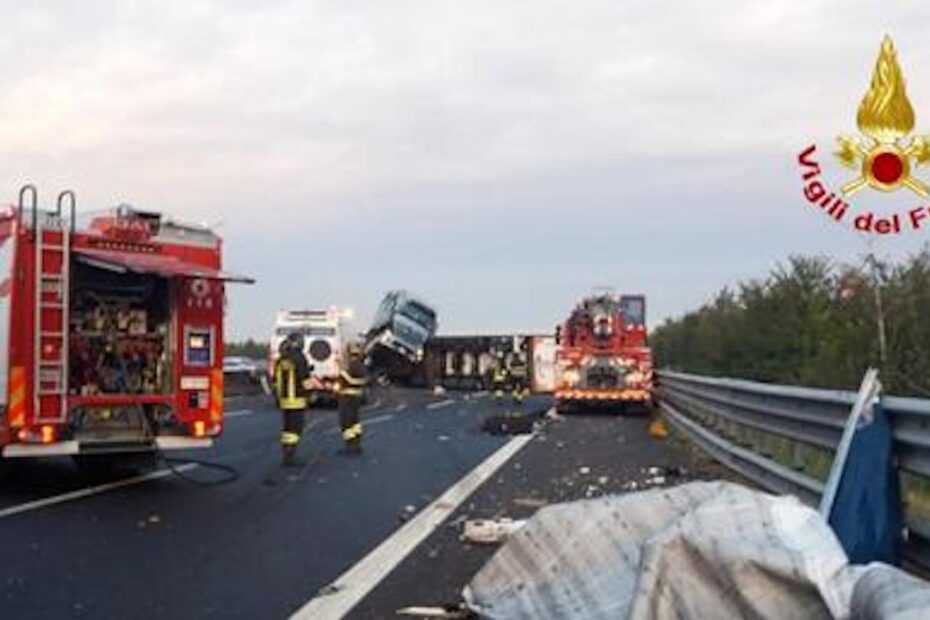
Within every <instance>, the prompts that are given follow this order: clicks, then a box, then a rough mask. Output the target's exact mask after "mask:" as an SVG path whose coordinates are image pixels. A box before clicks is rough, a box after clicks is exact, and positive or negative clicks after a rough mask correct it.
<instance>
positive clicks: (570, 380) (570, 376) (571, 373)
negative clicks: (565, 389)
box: [562, 368, 581, 386]
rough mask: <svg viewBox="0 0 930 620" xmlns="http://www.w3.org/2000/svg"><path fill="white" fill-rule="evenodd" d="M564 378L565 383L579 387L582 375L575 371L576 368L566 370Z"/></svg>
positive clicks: (563, 374)
mask: <svg viewBox="0 0 930 620" xmlns="http://www.w3.org/2000/svg"><path fill="white" fill-rule="evenodd" d="M562 378H563V379H564V380H565V382H566V383H567V384H569V385H571V386H575V385H578V382H579V381H581V373H580V372H578V371H577V370H575V369H574V368H572V369H569V370H566V371H565V372H563V373H562Z"/></svg>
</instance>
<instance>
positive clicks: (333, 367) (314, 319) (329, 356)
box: [268, 308, 345, 399]
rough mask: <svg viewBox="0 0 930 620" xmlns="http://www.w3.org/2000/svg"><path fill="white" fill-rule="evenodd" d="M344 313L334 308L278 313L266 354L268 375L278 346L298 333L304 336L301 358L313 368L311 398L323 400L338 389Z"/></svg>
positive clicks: (343, 343) (276, 357)
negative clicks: (267, 355) (269, 347)
mask: <svg viewBox="0 0 930 620" xmlns="http://www.w3.org/2000/svg"><path fill="white" fill-rule="evenodd" d="M344 316H345V314H344V313H342V312H340V311H339V310H338V309H336V308H330V309H327V310H280V311H279V312H278V315H277V318H276V319H275V325H274V331H273V332H272V334H271V340H270V343H271V350H270V351H269V365H268V367H269V373H272V372H273V369H274V362H275V361H277V359H278V347H280V346H281V343H282V342H283V341H284V339H285V338H287V336H288V335H289V334H292V333H295V332H297V333H300V334H302V335H303V337H304V355H306V357H307V361H308V362H309V363H310V365H311V366H312V368H313V369H312V371H311V377H312V378H313V379H314V381H313V383H314V386H315V387H314V389H313V390H312V392H313V394H314V396H316V397H317V399H319V398H326V397H331V396H333V395H334V394H335V393H336V391H337V390H338V385H339V371H340V369H341V368H342V356H343V352H344V348H343V347H344V346H345V342H344V340H343V337H344V334H343V332H344V325H343V320H344Z"/></svg>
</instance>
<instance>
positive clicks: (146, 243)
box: [0, 186, 250, 458]
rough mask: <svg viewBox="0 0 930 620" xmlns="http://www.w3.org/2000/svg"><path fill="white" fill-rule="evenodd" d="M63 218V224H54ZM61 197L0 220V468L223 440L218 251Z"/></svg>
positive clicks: (186, 235)
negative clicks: (89, 214)
mask: <svg viewBox="0 0 930 620" xmlns="http://www.w3.org/2000/svg"><path fill="white" fill-rule="evenodd" d="M65 210H67V213H65ZM75 215H76V214H75V197H74V194H73V192H70V191H67V192H62V193H61V194H60V195H59V196H58V202H57V205H56V208H55V209H54V210H48V211H44V210H40V209H39V208H38V204H37V195H36V190H35V187H33V186H26V187H24V188H23V189H22V190H21V191H20V194H19V204H18V205H17V206H15V207H7V208H4V209H2V210H0V456H2V457H5V458H12V457H32V456H46V455H74V456H80V455H94V454H123V453H154V452H155V451H157V450H170V449H183V448H201V447H208V446H210V445H211V444H212V439H213V438H214V437H216V436H218V435H219V434H220V433H221V432H222V430H223V313H224V299H225V296H224V284H225V283H226V282H228V281H243V282H248V281H250V280H249V279H248V278H241V277H237V276H233V275H231V274H228V273H226V272H224V271H222V270H221V253H222V252H221V250H222V242H221V240H220V238H219V237H218V236H216V235H215V234H214V233H213V232H212V231H211V230H209V229H208V228H205V227H202V226H191V225H186V224H180V223H178V222H174V221H172V220H169V219H167V218H164V217H162V216H161V215H160V214H157V213H151V212H142V211H137V210H135V209H132V208H131V207H127V206H123V207H119V208H117V209H116V210H114V212H113V213H111V214H109V215H105V216H99V217H95V218H94V219H93V220H92V221H91V222H90V224H89V225H88V226H87V227H86V228H81V229H79V228H78V227H77V226H76V221H75Z"/></svg>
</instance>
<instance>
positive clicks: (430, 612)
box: [397, 605, 478, 620]
mask: <svg viewBox="0 0 930 620" xmlns="http://www.w3.org/2000/svg"><path fill="white" fill-rule="evenodd" d="M397 615H398V616H408V617H411V618H435V619H436V620H470V619H471V618H477V617H478V616H477V615H475V613H474V612H472V611H471V610H469V609H467V608H465V607H464V606H463V605H446V606H444V607H404V608H403V609H398V610H397Z"/></svg>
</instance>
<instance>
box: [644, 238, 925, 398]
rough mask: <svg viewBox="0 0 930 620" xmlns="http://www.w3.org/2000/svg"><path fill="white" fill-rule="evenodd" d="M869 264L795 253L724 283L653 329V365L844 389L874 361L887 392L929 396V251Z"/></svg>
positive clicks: (855, 385)
mask: <svg viewBox="0 0 930 620" xmlns="http://www.w3.org/2000/svg"><path fill="white" fill-rule="evenodd" d="M868 264H869V263H868V261H865V262H864V263H863V264H862V265H860V266H851V265H841V264H836V263H834V262H833V261H831V260H830V259H828V258H825V257H817V256H815V257H805V256H793V257H791V258H789V259H788V261H787V263H786V264H783V265H779V266H778V267H777V268H776V269H774V270H773V271H772V272H771V273H770V274H769V275H768V277H766V278H764V279H760V280H752V281H749V282H745V283H741V284H739V285H738V286H737V288H736V289H735V290H734V289H724V290H723V291H720V292H719V293H718V294H717V295H716V297H715V298H714V299H713V301H711V302H710V303H708V304H706V305H705V306H703V307H701V308H699V309H698V310H695V311H693V312H689V313H687V314H685V315H684V316H683V317H680V318H677V319H672V320H668V321H666V322H665V324H663V325H661V326H660V327H658V328H657V329H656V330H655V331H654V333H653V334H652V337H651V344H652V347H653V350H654V352H655V357H656V360H657V363H658V366H659V367H665V368H673V369H677V370H682V371H686V372H694V373H700V374H709V375H723V376H730V377H739V378H745V379H754V380H758V381H766V382H773V383H789V384H797V385H807V386H815V387H830V388H843V389H856V388H858V386H859V381H860V380H861V378H862V374H863V372H864V371H865V369H866V368H867V367H869V366H877V367H879V368H880V369H881V378H882V383H883V385H884V387H885V390H886V391H887V392H889V393H893V394H900V395H918V396H927V395H930V387H928V386H930V252H928V250H926V249H924V250H923V251H921V252H920V253H918V254H915V255H913V256H911V257H909V258H907V259H906V260H904V261H902V262H901V263H898V264H888V263H878V262H876V263H875V266H874V268H870V267H869V266H868ZM876 292H878V293H879V297H880V300H881V305H882V308H883V312H882V313H881V314H882V315H883V316H884V321H885V334H886V340H887V348H886V355H885V360H884V361H882V360H881V359H880V358H881V355H880V347H879V337H878V334H879V329H878V317H879V312H878V300H877V298H876ZM925 312H926V313H927V317H924V313H925Z"/></svg>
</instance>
